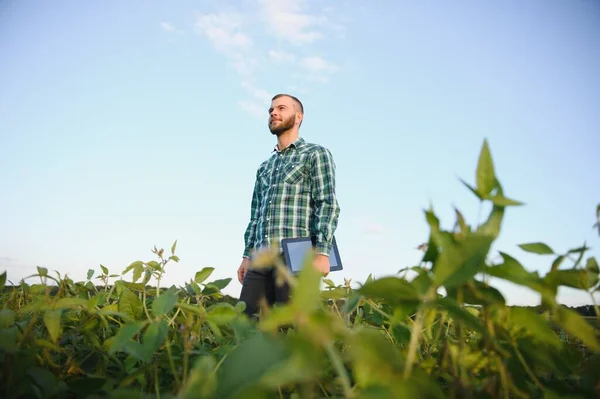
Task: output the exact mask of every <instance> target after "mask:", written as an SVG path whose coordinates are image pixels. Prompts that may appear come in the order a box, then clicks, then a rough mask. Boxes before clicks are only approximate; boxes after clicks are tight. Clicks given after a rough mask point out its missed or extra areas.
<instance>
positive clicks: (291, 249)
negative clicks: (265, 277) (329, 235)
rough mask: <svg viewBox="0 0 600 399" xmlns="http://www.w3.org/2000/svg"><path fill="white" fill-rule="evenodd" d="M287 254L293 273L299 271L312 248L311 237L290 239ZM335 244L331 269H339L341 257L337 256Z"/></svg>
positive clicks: (331, 257) (330, 255) (287, 244)
mask: <svg viewBox="0 0 600 399" xmlns="http://www.w3.org/2000/svg"><path fill="white" fill-rule="evenodd" d="M285 246H286V252H287V256H288V257H289V258H288V259H289V267H290V269H291V270H292V272H293V273H298V272H299V271H300V270H301V269H302V267H303V266H304V262H305V261H306V257H307V256H308V255H309V253H310V250H311V249H312V242H311V240H310V239H308V238H307V239H304V240H295V241H290V242H287V243H286V244H285ZM336 255H337V254H336V251H335V246H334V247H332V248H331V252H330V253H329V266H330V269H331V270H332V271H333V270H338V269H339V259H338V258H337V256H336Z"/></svg>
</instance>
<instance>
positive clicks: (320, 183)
mask: <svg viewBox="0 0 600 399" xmlns="http://www.w3.org/2000/svg"><path fill="white" fill-rule="evenodd" d="M311 169H312V170H311V174H312V182H313V183H312V185H313V186H312V191H313V201H314V207H315V212H314V227H315V235H316V248H315V249H316V251H317V253H319V254H323V255H327V256H328V255H329V253H330V252H331V247H332V245H333V235H334V233H335V230H336V228H337V223H338V218H339V215H340V206H339V204H338V201H337V197H336V192H335V163H334V161H333V157H332V155H331V153H330V152H329V150H327V149H324V148H323V149H322V150H320V151H317V152H315V154H314V156H313V160H312V165H311Z"/></svg>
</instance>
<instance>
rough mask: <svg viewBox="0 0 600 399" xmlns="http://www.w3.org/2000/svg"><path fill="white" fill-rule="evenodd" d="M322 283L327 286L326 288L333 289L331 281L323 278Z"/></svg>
mask: <svg viewBox="0 0 600 399" xmlns="http://www.w3.org/2000/svg"><path fill="white" fill-rule="evenodd" d="M323 282H324V283H325V284H327V287H329V288H335V283H334V282H333V281H331V280H330V279H328V278H324V279H323Z"/></svg>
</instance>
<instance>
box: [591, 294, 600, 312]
mask: <svg viewBox="0 0 600 399" xmlns="http://www.w3.org/2000/svg"><path fill="white" fill-rule="evenodd" d="M590 297H591V298H592V303H593V304H594V311H595V312H596V317H599V318H600V308H599V307H598V302H596V298H594V293H593V292H590Z"/></svg>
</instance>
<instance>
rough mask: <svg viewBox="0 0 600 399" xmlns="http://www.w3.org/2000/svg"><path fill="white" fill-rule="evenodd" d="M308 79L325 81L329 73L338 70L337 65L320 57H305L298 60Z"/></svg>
mask: <svg viewBox="0 0 600 399" xmlns="http://www.w3.org/2000/svg"><path fill="white" fill-rule="evenodd" d="M300 66H301V67H302V68H304V70H305V73H306V78H307V79H308V80H316V81H320V82H326V81H328V80H329V75H330V74H332V73H333V72H335V71H337V70H338V67H337V65H335V64H334V63H332V62H329V61H327V60H325V59H324V58H321V57H305V58H303V59H302V60H301V61H300Z"/></svg>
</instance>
